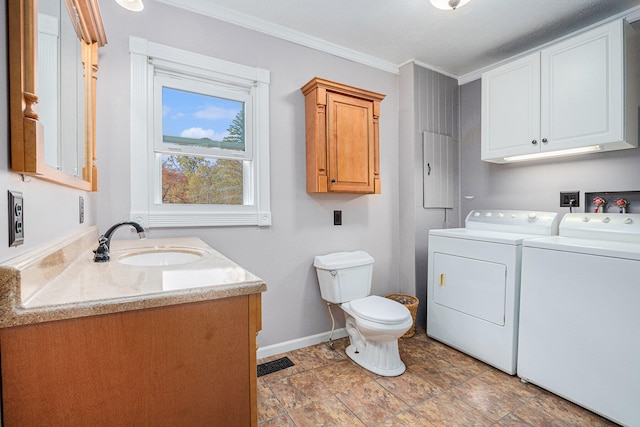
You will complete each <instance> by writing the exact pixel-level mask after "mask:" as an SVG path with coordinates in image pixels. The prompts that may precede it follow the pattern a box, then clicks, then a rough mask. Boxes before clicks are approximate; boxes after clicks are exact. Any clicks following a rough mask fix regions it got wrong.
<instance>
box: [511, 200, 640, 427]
mask: <svg viewBox="0 0 640 427" xmlns="http://www.w3.org/2000/svg"><path fill="white" fill-rule="evenodd" d="M639 303H640V214H591V213H582V214H567V215H565V216H564V218H563V219H562V221H561V223H560V234H559V236H555V237H547V238H542V239H538V240H530V241H525V242H524V247H523V254H522V295H521V303H520V304H521V305H520V344H519V350H518V376H519V377H521V378H522V379H523V380H526V381H530V382H532V383H534V384H537V385H539V386H540V387H543V388H545V389H547V390H549V391H551V392H553V393H555V394H558V395H560V396H562V397H564V398H566V399H568V400H571V401H573V402H574V403H577V404H578V405H581V406H583V407H585V408H588V409H590V410H591V411H593V412H596V413H598V414H600V415H602V416H604V417H606V418H609V419H611V420H613V421H615V422H616V423H620V424H622V425H625V426H635V427H638V426H640V332H639V331H638V328H639V327H640V310H639V309H638V304H639Z"/></svg>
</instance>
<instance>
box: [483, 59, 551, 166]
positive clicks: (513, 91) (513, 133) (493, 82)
mask: <svg viewBox="0 0 640 427" xmlns="http://www.w3.org/2000/svg"><path fill="white" fill-rule="evenodd" d="M539 132H540V54H539V53H536V54H533V55H529V56H527V57H525V58H522V59H519V60H517V61H514V62H511V63H509V64H506V65H503V66H502V67H498V68H496V69H494V70H491V71H488V72H486V73H484V74H483V75H482V160H493V159H498V160H501V158H503V157H505V156H513V155H519V154H530V153H536V152H538V151H540V148H539V147H540V143H539V140H540V137H539Z"/></svg>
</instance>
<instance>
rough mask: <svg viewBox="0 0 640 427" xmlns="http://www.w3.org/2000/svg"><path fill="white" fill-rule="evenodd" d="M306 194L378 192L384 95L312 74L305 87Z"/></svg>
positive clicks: (303, 88) (303, 90) (303, 89)
mask: <svg viewBox="0 0 640 427" xmlns="http://www.w3.org/2000/svg"><path fill="white" fill-rule="evenodd" d="M301 90H302V93H303V94H304V96H305V113H306V134H307V193H362V194H371V193H373V194H379V193H380V147H379V118H380V102H381V101H382V100H383V99H384V97H385V95H382V94H379V93H376V92H371V91H367V90H363V89H359V88H356V87H353V86H347V85H344V84H341V83H336V82H332V81H329V80H324V79H320V78H317V77H316V78H314V79H312V80H311V81H310V82H309V83H307V84H306V85H304V86H303V87H302V89H301Z"/></svg>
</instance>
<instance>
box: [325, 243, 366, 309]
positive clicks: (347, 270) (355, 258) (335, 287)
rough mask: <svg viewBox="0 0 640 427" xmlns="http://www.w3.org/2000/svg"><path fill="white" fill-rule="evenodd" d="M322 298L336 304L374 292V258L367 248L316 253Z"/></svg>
mask: <svg viewBox="0 0 640 427" xmlns="http://www.w3.org/2000/svg"><path fill="white" fill-rule="evenodd" d="M313 265H314V267H315V268H316V272H317V273H318V282H319V284H320V294H321V295H322V299H323V300H325V301H328V302H332V303H335V304H340V303H343V302H348V301H353V300H355V299H358V298H364V297H366V296H368V295H369V293H370V292H371V277H372V274H373V258H372V257H371V255H369V254H368V253H366V252H363V251H355V252H336V253H332V254H328V255H321V256H317V257H315V260H314V262H313Z"/></svg>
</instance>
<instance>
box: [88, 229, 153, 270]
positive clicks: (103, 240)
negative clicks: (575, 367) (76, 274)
mask: <svg viewBox="0 0 640 427" xmlns="http://www.w3.org/2000/svg"><path fill="white" fill-rule="evenodd" d="M123 225H130V226H132V227H134V228H135V229H136V231H137V232H138V237H140V238H141V239H146V238H147V235H146V234H145V232H144V228H142V226H141V225H140V224H138V223H137V222H133V221H126V222H120V223H118V224H116V225H114V226H112V227H111V228H109V229H108V230H107V231H106V232H105V233H104V234H103V235H102V236H100V238H98V248H97V249H96V250H95V251H93V253H94V254H95V255H94V256H93V261H94V262H108V261H109V260H110V259H111V255H110V254H109V246H110V245H111V236H112V235H113V233H114V232H115V231H116V229H117V228H119V227H121V226H123Z"/></svg>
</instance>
